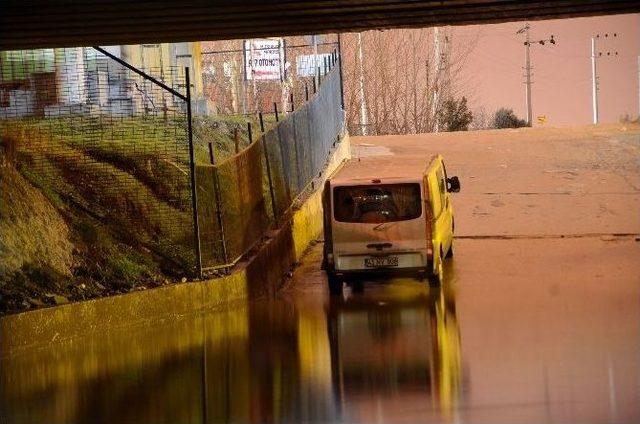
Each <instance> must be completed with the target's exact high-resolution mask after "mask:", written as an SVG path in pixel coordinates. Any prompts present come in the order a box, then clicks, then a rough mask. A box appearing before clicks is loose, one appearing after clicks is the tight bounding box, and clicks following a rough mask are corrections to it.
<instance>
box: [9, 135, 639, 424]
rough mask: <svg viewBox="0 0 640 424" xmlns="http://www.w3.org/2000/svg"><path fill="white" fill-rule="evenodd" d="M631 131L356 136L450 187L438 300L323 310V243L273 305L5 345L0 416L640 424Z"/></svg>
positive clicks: (375, 290)
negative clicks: (453, 186)
mask: <svg viewBox="0 0 640 424" xmlns="http://www.w3.org/2000/svg"><path fill="white" fill-rule="evenodd" d="M639 128H640V127H637V126H636V127H633V128H627V127H626V126H624V127H623V126H616V127H602V126H600V127H589V128H586V129H585V128H583V129H564V130H548V131H547V130H527V131H523V130H514V131H502V132H498V131H482V132H479V133H470V135H466V134H462V133H451V134H447V135H446V137H447V141H446V143H439V140H441V137H444V135H443V134H434V135H430V136H427V135H419V136H418V135H416V136H406V137H400V136H393V137H375V138H372V139H364V138H354V143H356V144H357V143H359V142H360V143H361V146H360V148H359V150H360V156H361V157H363V160H367V159H366V157H367V154H368V155H369V156H376V155H378V156H379V155H382V154H384V155H385V156H390V157H396V158H397V160H398V163H399V164H402V163H404V162H405V161H408V160H422V159H420V158H427V157H430V155H431V154H432V153H433V151H440V152H441V153H443V155H444V157H445V160H447V171H449V172H451V173H452V175H456V174H457V175H459V176H460V179H461V181H462V191H461V192H460V193H457V194H456V195H455V196H454V198H453V202H454V205H455V211H456V231H457V234H458V236H459V238H457V239H456V249H455V258H453V260H452V261H451V262H450V263H447V264H446V265H445V272H446V277H445V284H444V287H443V288H441V289H429V288H428V287H427V286H426V285H425V283H421V282H418V281H414V280H411V279H396V280H391V281H368V282H366V283H365V284H364V291H363V292H362V293H352V292H351V290H349V289H348V288H346V289H345V290H344V293H343V296H339V297H335V298H332V299H329V297H328V296H327V287H326V278H325V275H324V273H323V271H321V270H320V256H321V246H320V245H317V246H315V247H314V248H313V249H312V250H311V252H310V253H309V254H308V255H307V256H306V257H305V258H304V260H303V263H302V264H301V265H300V266H299V267H298V268H297V269H296V271H295V273H294V275H293V278H292V281H290V283H289V286H288V289H287V290H285V291H284V292H283V293H281V294H280V295H279V297H278V298H277V299H273V300H264V301H255V302H251V303H243V304H236V305H231V306H230V307H229V308H227V309H225V310H216V311H209V312H207V313H204V314H194V315H193V316H186V317H180V318H175V317H173V316H171V315H167V317H166V318H165V319H164V320H161V321H154V322H149V323H144V324H140V325H137V326H132V327H128V328H118V329H115V330H109V331H106V330H105V331H101V332H99V333H92V334H87V335H85V336H83V337H79V338H77V339H72V340H54V341H52V342H51V343H50V344H47V345H44V346H36V347H31V348H28V349H16V350H14V351H6V350H3V349H0V423H2V424H4V423H10V424H14V423H16V424H22V423H51V424H55V423H103V422H104V423H277V422H292V423H298V422H345V423H371V422H394V423H403V422H404V423H416V422H442V423H458V422H470V423H505V424H506V423H508V424H514V423H638V422H640V219H639V218H640V216H639V215H638V205H640V188H639V187H638V186H637V181H640V179H639V176H640V162H639V161H638V158H639V157H640V129H639ZM365 142H366V143H367V144H366V145H365ZM376 146H380V147H383V148H384V149H375V148H372V147H376ZM363 150H364V151H365V153H362V151H363ZM212 284H215V282H213V283H212ZM1 342H2V341H0V343H1Z"/></svg>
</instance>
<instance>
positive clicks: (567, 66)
mask: <svg viewBox="0 0 640 424" xmlns="http://www.w3.org/2000/svg"><path fill="white" fill-rule="evenodd" d="M530 25H531V39H532V41H533V40H539V39H541V38H544V39H547V38H549V36H550V35H551V34H553V35H554V38H555V39H556V40H557V44H556V45H549V44H546V45H544V46H541V45H533V46H532V47H531V63H532V66H533V77H532V81H533V85H532V96H531V97H532V101H533V118H534V123H535V121H536V117H537V116H540V115H546V117H547V122H548V123H547V125H558V124H560V125H562V124H585V123H590V122H591V119H592V112H591V59H590V56H591V36H592V35H595V34H598V33H599V34H601V35H604V34H605V33H609V34H612V33H614V32H615V33H617V34H618V36H617V38H615V39H612V38H610V37H609V38H606V39H605V41H602V42H600V43H599V47H598V50H599V51H602V52H604V53H603V54H606V52H607V51H611V52H614V51H618V56H617V57H615V56H614V57H610V58H609V57H604V58H602V59H598V74H599V77H600V92H599V96H600V99H599V107H600V122H618V120H619V118H620V117H621V116H623V115H625V114H629V115H630V116H632V117H633V118H635V117H637V116H638V108H639V106H638V102H639V101H638V55H640V14H631V15H615V16H602V17H594V18H576V19H563V20H549V21H533V22H530ZM523 26H524V22H512V23H506V24H497V25H482V26H467V27H456V28H454V29H453V31H454V32H453V37H454V45H460V44H459V43H460V42H462V43H468V42H471V41H472V40H474V39H477V45H476V47H475V49H474V50H473V52H472V53H471V54H470V55H469V57H468V58H467V61H466V64H465V66H464V67H463V69H462V74H461V85H462V86H461V87H460V90H459V92H460V94H461V95H467V97H468V98H469V101H470V106H471V109H472V110H473V109H475V108H478V107H480V106H484V108H485V109H486V111H487V113H489V114H492V113H493V112H494V111H495V110H496V109H497V108H499V107H502V106H505V107H509V108H513V110H514V111H515V112H516V114H517V115H518V116H520V117H522V118H525V117H526V107H525V97H524V84H523V81H524V77H523V75H524V70H523V69H522V68H523V67H524V45H523V41H524V36H523V35H516V34H515V32H516V31H517V30H518V29H519V28H521V27H523Z"/></svg>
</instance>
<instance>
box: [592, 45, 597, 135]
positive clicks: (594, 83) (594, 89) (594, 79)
mask: <svg viewBox="0 0 640 424" xmlns="http://www.w3.org/2000/svg"><path fill="white" fill-rule="evenodd" d="M591 104H592V107H593V123H594V124H597V123H598V73H597V70H596V38H595V37H591Z"/></svg>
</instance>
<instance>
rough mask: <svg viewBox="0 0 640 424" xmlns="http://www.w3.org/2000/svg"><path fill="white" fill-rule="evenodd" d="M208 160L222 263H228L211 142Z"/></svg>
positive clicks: (218, 186)
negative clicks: (210, 169) (211, 175)
mask: <svg viewBox="0 0 640 424" xmlns="http://www.w3.org/2000/svg"><path fill="white" fill-rule="evenodd" d="M209 162H211V165H213V166H214V168H213V197H214V202H215V203H216V221H218V228H220V245H221V246H220V247H221V248H222V258H223V259H224V263H225V264H227V263H229V258H228V257H227V241H226V239H225V236H224V224H223V222H222V208H221V202H220V182H219V180H218V168H217V167H216V166H215V164H216V157H215V154H214V152H213V143H209Z"/></svg>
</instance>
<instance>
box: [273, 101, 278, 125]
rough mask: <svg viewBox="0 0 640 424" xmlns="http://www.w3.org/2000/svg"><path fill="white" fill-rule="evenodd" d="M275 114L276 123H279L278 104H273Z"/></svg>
mask: <svg viewBox="0 0 640 424" xmlns="http://www.w3.org/2000/svg"><path fill="white" fill-rule="evenodd" d="M273 113H275V114H276V122H278V103H276V102H273Z"/></svg>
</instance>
